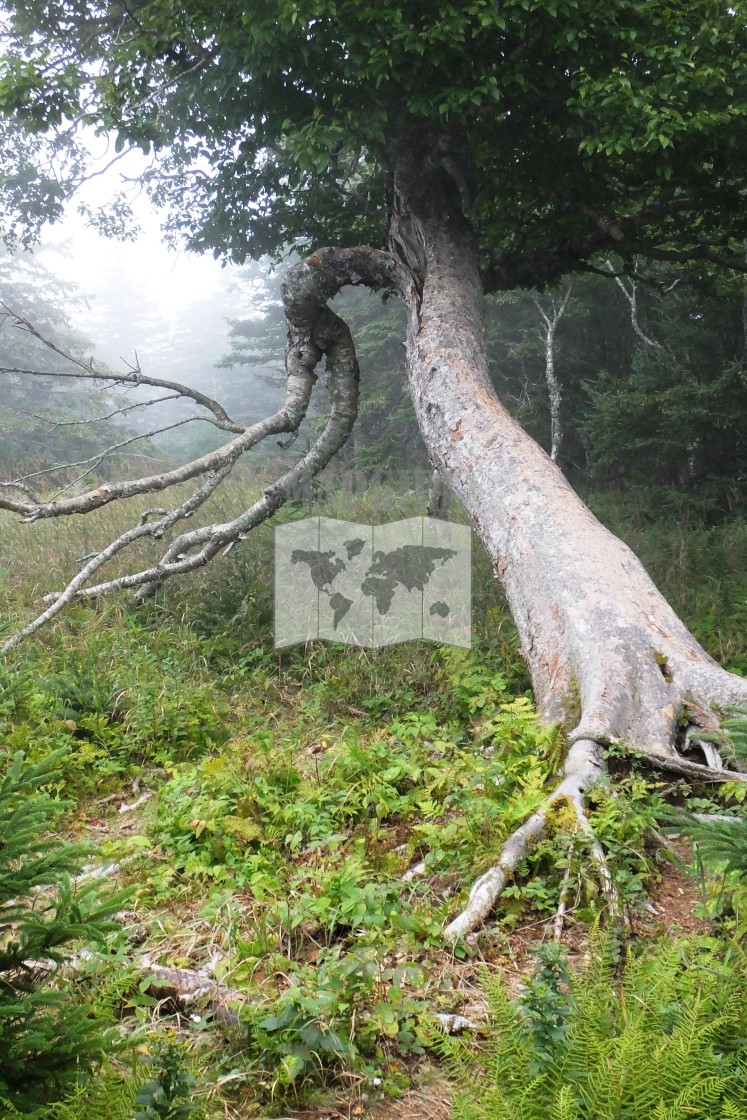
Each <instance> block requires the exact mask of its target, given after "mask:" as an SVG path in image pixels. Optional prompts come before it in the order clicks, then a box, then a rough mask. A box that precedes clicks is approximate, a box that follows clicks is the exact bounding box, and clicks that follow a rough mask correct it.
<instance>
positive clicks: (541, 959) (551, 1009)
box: [519, 943, 573, 1077]
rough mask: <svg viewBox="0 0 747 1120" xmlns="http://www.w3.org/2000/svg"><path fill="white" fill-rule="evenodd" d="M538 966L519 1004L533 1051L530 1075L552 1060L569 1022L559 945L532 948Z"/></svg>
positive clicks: (570, 1006)
mask: <svg viewBox="0 0 747 1120" xmlns="http://www.w3.org/2000/svg"><path fill="white" fill-rule="evenodd" d="M534 955H535V959H536V961H537V967H536V969H535V970H534V972H533V973H532V975H531V977H530V978H529V981H528V982H527V984H526V985H525V987H524V990H523V992H522V994H521V998H520V1000H519V1004H520V1006H521V1008H522V1010H523V1012H524V1016H525V1019H526V1031H527V1034H528V1036H529V1038H530V1039H531V1043H532V1048H533V1052H534V1056H533V1059H532V1061H531V1063H530V1065H529V1073H530V1076H532V1077H533V1076H534V1075H535V1074H536V1073H539V1072H540V1070H542V1069H543V1068H544V1067H545V1066H546V1065H548V1064H549V1063H551V1062H552V1061H553V1056H554V1052H555V1050H556V1049H557V1047H558V1046H559V1045H560V1044H561V1043H562V1042H563V1040H564V1038H565V1036H566V1034H567V1033H568V1031H569V1029H570V1025H571V1015H572V1013H573V1003H572V1001H571V999H570V996H569V995H568V985H569V975H568V965H567V963H566V958H565V955H564V952H563V950H562V949H561V947H560V946H559V945H555V944H554V943H550V944H547V945H540V946H539V947H538V948H537V949H536V950H535V953H534Z"/></svg>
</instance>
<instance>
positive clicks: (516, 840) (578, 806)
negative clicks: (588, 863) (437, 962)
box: [444, 739, 613, 942]
mask: <svg viewBox="0 0 747 1120" xmlns="http://www.w3.org/2000/svg"><path fill="white" fill-rule="evenodd" d="M604 773H605V764H604V759H603V757H602V747H601V746H600V744H599V743H595V742H593V741H592V740H590V739H579V740H578V741H577V742H576V743H574V744H573V745H572V747H571V749H570V750H569V752H568V758H567V759H566V763H565V767H564V770H563V777H562V779H561V781H560V782H559V783H558V785H557V786H556V787H555V789H554V790H553V792H552V793H551V794H550V795H549V797H548V798H547V799H546V800H545V801H544V802H543V804H542V805H541V806H540V807H539V809H537V810H536V811H535V812H534V813H532V815H531V817H529V818H528V819H527V820H526V821H524V823H523V824H522V825H520V826H519V828H517V829H516V831H515V832H514V833H512V835H511V836H509V838H508V840H507V841H506V843H505V844H504V845H503V850H502V851H501V854H500V856H499V859H498V862H497V863H496V864H495V865H494V866H493V867H491V868H490V870H489V871H486V872H485V874H484V875H482V876H481V877H480V878H479V879H478V880H477V882H476V883H475V884H474V886H473V887H472V890H471V891H470V893H469V899H468V902H467V905H466V907H465V908H464V910H463V911H462V913H461V914H459V915H458V916H457V917H456V918H455V919H454V920H453V921H452V922H450V924H449V925H448V926H447V927H446V929H445V930H444V936H445V937H446V938H447V940H448V941H452V942H454V941H458V940H460V938H463V937H465V936H466V935H467V934H468V933H471V931H472V930H474V929H477V927H478V926H481V925H482V924H483V922H484V921H485V919H486V918H487V916H488V914H489V913H490V911H491V910H492V909H493V906H494V905H495V903H496V900H497V898H498V896H499V895H500V893H501V891H502V890H503V889H504V887H505V886H506V885H507V883H508V881H509V879H510V878H511V876H512V875H513V873H514V872H515V871H516V868H517V866H518V864H519V863H520V861H521V860H522V859H523V858H524V856H525V855H527V853H528V852H529V849H530V846H531V845H532V844H533V843H536V842H537V841H538V840H541V838H542V837H543V836H544V833H545V827H546V824H547V814H548V812H549V811H550V809H551V808H552V806H553V805H554V804H555V803H556V802H557V801H561V800H563V799H565V800H567V801H568V802H569V803H570V804H571V805H573V808H574V810H575V813H576V818H577V820H578V821H579V826H580V827H581V828H583V830H584V832H585V833H586V835H588V834H589V832H590V831H591V829H590V826H589V822H588V821H587V820H586V816H585V814H584V794H585V792H586V790H588V789H589V787H590V786H592V785H593V784H594V783H596V782H597V781H599V779H600V778H601V777H602V776H603V775H604ZM581 820H583V821H584V822H585V825H581ZM594 842H596V841H594ZM592 858H594V859H595V862H597V861H598V862H597V867H598V868H599V869H600V877H601V878H602V885H603V889H605V888H606V891H607V892H609V888H610V887H613V884H612V879H611V876H610V874H609V869H608V868H607V864H606V860H605V859H604V853H603V852H602V850H601V846H599V850H598V852H597V853H596V855H595V854H592ZM608 897H610V895H609V894H608Z"/></svg>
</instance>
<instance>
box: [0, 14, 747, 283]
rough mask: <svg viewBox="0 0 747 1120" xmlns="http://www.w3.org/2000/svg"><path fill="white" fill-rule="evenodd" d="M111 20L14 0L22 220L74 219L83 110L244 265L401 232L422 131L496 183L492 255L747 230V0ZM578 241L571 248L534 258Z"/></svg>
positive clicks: (470, 188)
mask: <svg viewBox="0 0 747 1120" xmlns="http://www.w3.org/2000/svg"><path fill="white" fill-rule="evenodd" d="M97 15H98V10H97V9H96V8H95V7H94V6H93V5H86V6H84V8H83V9H82V10H81V8H80V6H79V5H77V4H74V3H65V2H61V3H58V4H55V5H54V6H52V7H49V6H48V5H43V4H41V3H30V4H29V3H24V4H18V5H10V6H9V9H8V16H7V21H6V25H5V36H6V42H7V48H8V49H7V53H6V56H5V59H4V63H3V68H2V73H1V75H0V112H1V113H2V117H3V118H4V120H3V130H2V134H1V135H0V143H1V145H2V147H1V153H2V159H3V163H4V166H5V169H6V171H5V175H6V178H5V182H6V184H7V189H6V191H5V192H4V198H3V202H4V207H5V215H6V219H5V220H6V232H10V233H11V234H14V235H15V236H20V237H26V238H28V237H33V235H34V233H35V232H36V230H37V229H38V226H39V224H40V222H42V221H44V220H48V219H50V218H54V217H56V216H58V215H59V213H60V210H61V208H62V206H63V204H64V200H65V198H66V196H67V195H68V194H69V193H70V191H71V189H72V187H73V184H74V182H75V181H76V180H78V179H79V178H80V164H81V162H85V156H84V153H83V144H82V142H81V140H80V139H79V137H78V136H77V135H76V130H75V128H74V126H73V122H77V121H78V120H79V119H80V117H81V114H82V113H83V114H85V119H86V120H87V121H88V122H90V124H91V125H93V126H94V127H95V128H100V129H102V130H105V131H110V132H114V133H115V134H116V135H117V141H116V143H117V148H118V150H121V149H122V148H123V147H124V146H125V145H127V144H130V145H132V146H134V147H138V148H140V149H142V151H144V152H146V153H155V154H156V155H157V156H158V157H159V158H158V160H157V161H156V163H155V164H154V165H153V167H152V169H151V170H150V171H149V172H147V173H146V180H149V181H150V185H151V189H152V193H153V195H154V197H155V199H156V201H157V202H159V203H160V204H162V205H168V206H169V207H170V209H171V219H170V228H171V230H172V232H174V233H177V232H178V233H182V234H184V235H185V236H186V237H187V238H188V239H189V242H190V243H191V245H192V246H193V247H195V248H199V249H208V248H209V249H214V250H215V251H216V252H218V253H227V254H229V255H231V256H232V257H233V258H234V259H236V260H243V259H244V258H245V257H246V256H247V255H248V254H249V253H251V254H252V255H256V256H258V255H261V254H264V253H267V252H271V253H272V252H274V253H278V252H281V251H282V250H283V249H284V248H285V247H286V246H287V245H289V244H297V243H299V242H308V241H309V240H311V241H315V242H317V243H321V244H324V243H329V242H333V243H334V242H338V243H344V244H354V243H355V242H357V241H361V240H366V241H372V242H373V243H380V242H381V240H382V236H383V233H384V226H385V218H386V214H385V210H386V206H387V184H386V171H387V170H388V168H389V165H390V161H391V159H392V155H393V154H394V152H395V151H396V150H398V149H399V150H402V149H404V150H406V151H408V152H411V151H413V148H414V145H415V141H419V142H420V145H421V148H422V149H423V151H424V152H428V153H429V159H430V158H431V156H430V153H433V152H435V153H437V154H438V153H439V152H440V154H441V156H442V157H445V160H444V165H446V159H448V161H449V162H448V167H449V168H450V169H451V170H450V172H449V173H450V174H451V175H452V177H453V179H454V181H455V182H456V183H459V182H460V180H461V183H462V185H463V187H464V189H465V190H466V191H467V193H469V194H470V195H471V196H472V198H473V200H474V201H473V204H472V206H471V212H472V221H473V224H474V227H475V229H476V231H477V234H478V237H479V240H480V243H481V245H482V248H483V250H484V253H485V255H486V260H487V261H488V262H491V263H492V261H494V260H495V258H496V256H501V257H502V259H503V261H504V262H506V266H507V267H508V268H509V270H510V267H511V266H512V265H513V264H515V263H516V260H517V259H518V258H523V260H524V261H525V262H526V267H525V270H524V272H525V275H526V276H527V277H528V278H531V279H533V280H535V281H536V282H540V283H546V282H547V281H548V280H549V279H551V278H553V276H557V275H558V271H560V270H562V267H563V263H564V261H567V260H573V262H574V264H576V263H577V262H578V260H579V259H581V257H582V256H583V255H584V250H585V251H586V252H587V253H588V252H589V251H591V252H594V251H595V250H598V249H599V248H600V247H605V246H607V247H608V249H609V248H615V247H616V246H618V245H619V243H620V240H621V238H622V239H623V240H624V239H625V236H626V232H629V231H625V232H624V231H623V230H622V228H621V225H620V224H619V223H623V224H624V223H625V221H626V219H627V218H628V217H629V216H630V215H631V214H632V213H635V214H636V221H635V223H634V227H633V228H634V231H635V238H634V240H635V246H636V249H637V250H641V249H643V250H645V249H646V248H648V247H649V246H650V245H652V244H656V243H657V242H658V241H660V239H661V237H662V234H663V237H664V238H665V239H666V238H673V239H676V240H677V241H678V243H679V245H680V246H681V247H682V248H690V249H692V248H693V244H694V243H695V244H696V245H697V244H700V243H702V244H704V245H709V244H713V243H714V242H715V243H716V244H720V242H719V237H720V236H725V240H727V241H728V240H729V237H730V236H731V244H732V245H733V246H734V247H738V245H739V239H740V238H741V236H742V235H743V233H744V228H745V227H744V215H743V208H742V207H741V201H740V193H739V192H740V189H741V184H742V182H743V167H742V162H741V152H742V150H743V140H744V122H745V70H744V62H743V57H744V52H743V49H742V48H743V45H744V35H745V27H744V13H743V12H742V10H741V8H739V7H736V8H735V7H731V8H724V7H723V6H722V5H719V4H717V3H715V2H713V0H700V2H699V3H697V4H693V3H687V4H684V3H679V4H675V5H667V6H660V5H654V6H651V5H650V4H648V3H643V2H640V0H636V2H629V0H616V2H615V3H614V4H613V5H612V7H610V6H605V7H604V8H600V7H599V6H598V5H597V4H594V3H592V2H591V0H582V2H578V0H572V2H571V0H564V2H560V3H559V2H558V0H539V2H537V3H533V4H528V3H527V2H526V0H509V2H507V3H504V4H502V5H501V7H500V9H496V8H495V7H494V6H491V5H489V4H487V3H484V2H482V0H476V2H474V3H470V4H466V5H464V4H462V5H460V4H441V5H438V6H437V7H434V8H431V9H427V10H424V9H423V8H422V5H420V4H417V3H415V2H414V0H413V2H409V3H405V4H401V3H399V4H391V3H388V2H386V0H383V2H381V3H377V4H373V5H367V6H361V5H360V4H358V3H353V2H345V3H339V2H335V3H332V2H331V0H330V2H326V0H298V2H297V0H294V2H292V3H291V2H288V0H264V2H262V3H259V4H255V5H253V7H252V9H251V11H248V10H247V9H246V7H245V5H243V4H242V3H233V4H228V5H222V6H221V7H220V8H217V9H208V8H205V6H204V5H202V6H201V5H200V4H198V3H193V2H191V0H185V2H184V3H181V4H179V5H176V6H174V5H172V6H166V7H164V6H163V5H152V6H151V5H147V6H141V7H140V8H139V9H138V11H137V14H134V13H129V12H128V11H122V12H121V13H120V14H119V16H118V17H117V18H113V19H107V18H96V17H97ZM278 60H281V65H280V66H278ZM229 91H230V94H231V96H230V97H228V96H227V93H228V92H229ZM186 121H188V122H189V127H185V122H186ZM45 141H46V145H45ZM507 152H510V153H511V159H510V161H507V160H506V158H505V153H507ZM52 156H53V157H54V162H53V163H52V164H51V166H50V162H49V160H50V157H52ZM435 166H438V164H435ZM195 168H198V169H199V172H200V173H199V174H195V173H194V169H195ZM454 168H456V171H455V170H454ZM508 168H510V173H509V170H508ZM424 169H425V168H424ZM55 172H56V174H55ZM579 196H580V199H581V204H580V205H573V204H572V202H571V200H572V199H574V198H578V197H579ZM685 198H689V200H690V206H691V207H692V209H694V210H695V212H696V213H697V222H698V229H697V233H694V232H693V231H691V230H689V229H687V228H686V227H687V226H689V224H690V223H688V222H684V221H683V220H682V217H681V214H682V211H683V209H684V210H685V211H687V209H688V207H687V206H684V207H683V204H682V203H683V200H684V199H685ZM673 203H674V204H673ZM568 243H570V244H571V246H572V253H571V256H570V257H569V256H568V254H567V253H566V254H563V253H562V252H558V253H557V254H556V255H555V256H554V255H553V253H552V252H549V253H548V252H545V255H544V259H543V261H542V263H541V264H540V265H538V266H537V267H536V268H534V269H533V268H532V265H531V262H532V255H533V254H534V253H537V252H538V251H540V252H542V251H546V250H547V249H548V246H550V245H556V246H560V245H561V244H568ZM696 255H697V254H696ZM521 272H522V269H520V268H519V269H517V270H516V272H514V273H513V274H512V276H511V279H510V280H509V285H510V286H515V284H516V282H517V280H516V277H517V274H519V275H520V274H521Z"/></svg>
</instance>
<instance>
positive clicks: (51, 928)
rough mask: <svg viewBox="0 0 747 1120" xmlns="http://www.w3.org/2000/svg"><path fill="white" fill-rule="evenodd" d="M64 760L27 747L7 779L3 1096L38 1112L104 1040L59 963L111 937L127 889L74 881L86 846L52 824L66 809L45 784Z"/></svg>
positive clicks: (0, 853)
mask: <svg viewBox="0 0 747 1120" xmlns="http://www.w3.org/2000/svg"><path fill="white" fill-rule="evenodd" d="M58 761H59V755H52V756H50V757H48V758H47V759H45V760H44V761H43V762H39V763H32V762H29V761H28V760H27V759H25V758H24V756H23V754H22V753H20V752H19V753H18V754H16V756H15V757H14V758H13V760H12V762H11V764H10V766H9V767H8V769H7V770H6V772H5V775H4V776H3V778H2V779H0V1102H2V1101H5V1103H6V1106H7V1107H10V1106H12V1107H13V1108H15V1109H17V1110H18V1111H20V1112H23V1113H30V1114H34V1115H43V1113H39V1112H38V1111H37V1110H38V1109H39V1108H40V1107H41V1106H42V1105H43V1103H44V1102H45V1101H47V1100H49V1099H50V1098H52V1097H54V1096H56V1095H58V1094H59V1092H60V1091H61V1090H62V1089H64V1087H65V1086H67V1085H69V1084H70V1083H71V1082H74V1081H75V1079H76V1078H77V1077H78V1076H79V1075H80V1073H81V1072H83V1071H85V1070H87V1069H90V1068H91V1066H92V1065H93V1064H94V1063H95V1062H96V1061H97V1060H98V1059H99V1058H100V1057H101V1055H102V1054H103V1052H104V1050H105V1048H106V1044H107V1035H106V1030H105V1024H104V1023H102V1022H101V1020H100V1019H99V1018H98V1017H97V1016H96V1015H95V1014H94V1013H93V1012H92V1011H91V1009H90V1008H89V1007H87V1006H86V1004H85V1003H84V1002H83V1001H82V1000H81V999H80V998H79V997H78V996H76V995H75V993H73V992H71V990H70V988H69V986H66V985H65V983H64V982H63V980H62V970H61V966H63V965H64V963H65V961H66V960H68V959H69V957H70V955H71V952H72V950H73V948H74V946H76V945H80V944H81V943H83V944H96V945H103V944H104V942H105V940H106V938H107V935H108V934H110V933H111V932H112V931H113V930H114V929H115V928H116V924H115V923H114V922H113V921H112V917H113V915H114V914H115V913H116V912H117V911H118V910H120V909H121V908H122V906H123V904H124V901H125V899H126V897H127V894H126V892H118V893H116V894H112V893H111V892H102V888H101V885H100V883H99V882H97V881H90V882H88V883H85V884H82V885H81V884H78V883H76V882H75V878H74V877H75V876H76V875H77V874H79V873H80V871H81V868H82V866H83V861H84V857H85V854H86V848H85V847H84V846H83V845H80V844H69V843H65V842H63V841H61V840H60V839H59V837H57V836H55V835H54V833H52V832H50V828H51V827H52V825H53V824H54V822H55V821H56V820H57V819H58V818H59V816H60V814H61V813H62V812H63V811H64V810H65V809H66V808H67V807H68V805H67V803H66V802H63V801H58V800H56V799H55V798H54V797H53V796H52V795H51V793H49V792H47V789H48V788H49V787H50V786H53V784H54V782H55V780H56V778H57V777H58V770H57V762H58Z"/></svg>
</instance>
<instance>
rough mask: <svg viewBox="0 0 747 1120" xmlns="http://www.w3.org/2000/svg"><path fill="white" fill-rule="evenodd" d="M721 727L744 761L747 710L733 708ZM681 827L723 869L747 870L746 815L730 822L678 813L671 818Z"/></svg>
mask: <svg viewBox="0 0 747 1120" xmlns="http://www.w3.org/2000/svg"><path fill="white" fill-rule="evenodd" d="M723 727H724V729H725V730H726V731H728V733H729V740H730V746H731V749H732V751H733V754H734V757H735V758H737V759H739V760H740V761H741V762H745V761H747V712H745V711H743V710H741V709H735V710H734V712H733V716H732V718H731V719H728V720H725V721H724V724H723ZM673 819H675V820H676V821H677V823H678V824H680V825H681V826H682V827H684V828H685V829H686V830H687V832H688V833H689V834H690V836H691V837H692V839H693V840H694V841H695V843H696V844H697V846H698V850H699V852H700V854H701V856H703V857H704V858H705V859H706V860H712V861H714V862H716V863H724V864H725V867H724V870H725V871H736V872H739V873H740V874H742V875H744V874H745V873H746V872H747V818H745V817H735V818H734V820H733V821H702V820H697V819H696V818H695V817H692V816H690V815H689V814H683V813H678V814H676V815H675V817H674V818H673Z"/></svg>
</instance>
